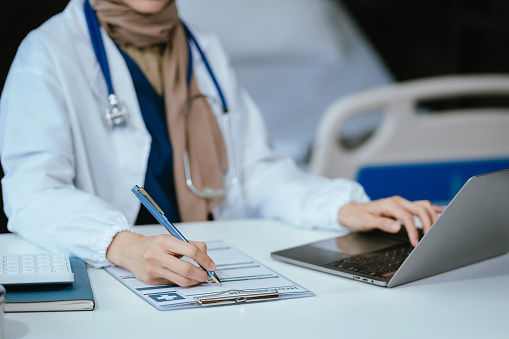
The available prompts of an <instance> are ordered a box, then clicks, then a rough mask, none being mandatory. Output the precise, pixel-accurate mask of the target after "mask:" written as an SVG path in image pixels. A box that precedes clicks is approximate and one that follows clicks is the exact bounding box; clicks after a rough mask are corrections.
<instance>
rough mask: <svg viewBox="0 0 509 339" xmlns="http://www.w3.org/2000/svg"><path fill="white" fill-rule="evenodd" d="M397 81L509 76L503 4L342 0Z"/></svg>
mask: <svg viewBox="0 0 509 339" xmlns="http://www.w3.org/2000/svg"><path fill="white" fill-rule="evenodd" d="M341 2H342V3H343V4H344V5H345V6H346V7H347V9H348V10H349V11H350V13H351V14H352V16H353V17H354V18H355V20H356V21H357V23H358V24H359V25H360V27H361V29H362V30H363V32H364V33H365V35H366V36H367V37H368V39H369V40H370V41H371V43H372V44H373V45H374V47H375V48H376V49H377V50H378V51H379V53H380V55H381V57H382V58H383V60H384V61H385V63H386V65H387V66H388V67H389V69H390V70H391V71H392V73H393V74H394V76H395V78H396V80H409V79H414V78H420V77H427V76H435V75H443V74H465V73H493V72H496V73H500V72H503V73H509V1H507V0H341Z"/></svg>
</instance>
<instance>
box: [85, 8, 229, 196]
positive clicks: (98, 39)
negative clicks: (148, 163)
mask: <svg viewBox="0 0 509 339" xmlns="http://www.w3.org/2000/svg"><path fill="white" fill-rule="evenodd" d="M84 11H85V19H86V21H87V26H88V30H89V33H90V38H91V40H92V46H93V47H94V52H95V56H96V58H97V61H98V62H99V65H100V67H101V71H102V73H103V75H104V80H105V81H106V86H107V88H108V108H107V109H106V111H105V118H106V121H107V122H108V125H109V126H110V127H111V128H112V129H115V128H116V127H123V126H126V125H127V122H128V120H129V112H128V110H127V108H126V106H125V105H124V104H123V103H122V102H121V101H120V100H119V99H118V97H117V96H116V95H115V92H114V91H113V84H112V82H111V74H110V69H109V66H108V58H107V57H106V50H105V48H104V42H103V39H102V36H101V30H100V26H99V21H98V20H97V16H96V14H95V11H94V9H93V8H92V6H91V5H90V2H89V1H88V0H86V1H85V4H84ZM182 26H183V27H184V30H185V33H186V36H187V49H188V55H189V64H188V67H187V84H188V85H189V82H190V81H191V76H192V74H193V57H192V49H191V42H192V43H193V44H194V46H195V47H196V50H197V51H198V53H199V54H200V57H201V59H202V60H203V64H204V65H205V68H206V69H207V72H208V73H209V75H210V78H211V79H212V82H213V83H214V86H215V87H216V90H217V93H218V95H219V99H220V101H221V107H222V113H223V114H222V115H221V116H222V122H223V131H224V138H225V144H226V152H227V157H228V176H229V181H230V184H232V185H233V184H236V183H237V171H236V166H235V161H234V157H233V139H232V133H231V124H230V116H229V114H228V106H227V105H226V100H225V97H224V95H223V91H222V90H221V87H220V86H219V83H218V81H217V79H216V77H215V75H214V72H213V71H212V68H211V67H210V64H209V62H208V59H207V57H206V56H205V53H203V50H202V49H201V47H200V45H199V44H198V41H197V40H196V38H195V37H194V35H193V34H192V33H191V31H190V30H189V28H188V27H187V26H186V25H185V24H184V23H183V22H182ZM199 98H204V99H208V100H212V98H210V97H208V96H205V95H203V94H198V95H194V96H190V97H189V98H188V100H187V102H186V104H185V106H184V112H183V114H184V116H185V117H186V118H187V111H188V107H189V105H190V104H191V102H192V101H193V100H195V99H199ZM186 143H187V141H186ZM184 173H185V177H186V185H187V187H189V189H190V190H191V192H193V193H194V194H196V195H197V196H199V197H201V198H206V199H208V198H214V197H218V196H224V195H225V194H226V190H227V188H228V187H227V186H226V185H225V188H224V189H214V188H209V187H204V188H203V189H202V190H200V189H198V188H197V187H196V186H195V185H194V184H193V180H192V178H191V169H190V164H189V154H188V151H187V145H186V146H185V149H184Z"/></svg>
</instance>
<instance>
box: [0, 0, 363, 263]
mask: <svg viewBox="0 0 509 339" xmlns="http://www.w3.org/2000/svg"><path fill="white" fill-rule="evenodd" d="M193 30H194V29H193ZM195 34H196V35H197V39H198V41H199V43H200V45H201V47H202V49H203V50H204V52H205V53H206V55H207V56H208V60H209V62H210V63H211V65H212V68H213V70H214V72H215V74H216V77H217V78H218V81H219V83H220V85H221V87H222V89H223V92H224V93H225V96H226V100H227V103H228V106H229V108H230V114H231V123H232V133H233V145H234V148H235V161H236V164H237V168H238V171H239V179H240V183H239V184H238V185H236V186H234V187H233V188H231V189H230V190H229V192H228V194H227V196H226V198H225V200H224V201H223V203H222V204H221V205H220V206H219V207H217V208H216V210H215V211H214V217H215V218H216V219H233V218H248V217H268V218H278V219H281V220H284V221H286V222H289V223H292V224H294V225H296V226H301V227H322V228H329V229H330V228H332V229H338V230H340V229H342V227H341V226H340V225H339V224H338V221H337V212H338V211H339V208H340V207H341V206H342V205H343V204H345V203H346V202H349V201H357V202H363V201H367V200H368V197H367V196H366V195H365V193H364V190H363V189H362V187H360V186H359V185H358V184H356V183H355V182H352V181H349V180H344V179H338V180H330V179H326V178H319V177H315V176H312V175H310V174H308V173H304V172H302V171H300V170H299V169H298V168H297V167H296V166H295V164H294V163H293V161H292V160H291V159H289V158H287V157H285V156H282V155H279V154H276V153H275V152H274V151H273V150H272V149H271V146H270V139H269V136H268V135H267V131H266V128H265V125H264V121H263V119H262V116H261V114H260V112H259V111H258V109H257V107H256V106H255V104H254V103H253V102H252V100H251V99H250V97H249V96H248V95H247V94H246V93H245V92H244V91H243V90H242V89H241V88H240V87H239V86H238V84H237V83H236V79H235V76H234V73H233V71H232V69H231V67H230V65H229V61H228V59H227V57H226V55H225V54H224V51H223V49H222V47H221V45H220V43H219V42H218V40H217V39H216V38H215V37H214V36H210V35H206V34H202V33H199V32H195ZM102 35H103V39H104V44H105V48H106V54H107V56H108V60H109V66H110V71H111V77H112V82H113V88H114V90H115V92H116V94H117V96H118V97H119V99H120V100H122V101H124V102H125V104H126V106H127V107H128V110H129V112H130V121H129V124H128V126H127V127H125V128H116V129H114V130H112V129H111V128H110V127H109V126H108V125H107V123H106V120H105V119H104V115H103V112H104V110H105V108H106V107H107V89H106V83H105V81H104V78H103V75H102V73H101V70H100V67H99V64H98V63H97V60H96V57H95V54H94V51H93V48H92V45H91V41H90V37H89V34H88V30H87V26H86V21H85V17H84V13H83V0H71V1H70V3H69V5H68V6H67V8H66V9H65V11H64V12H63V13H61V14H59V15H56V16H55V17H53V18H51V19H50V20H48V21H47V22H46V23H45V24H43V25H42V26H41V27H39V28H38V29H36V30H35V31H33V32H31V33H30V34H29V35H28V36H27V37H26V38H25V40H24V41H23V42H22V44H21V46H20V48H19V50H18V53H17V55H16V57H15V60H14V62H13V65H12V67H11V70H10V72H9V75H8V78H7V81H6V84H5V87H4V91H3V93H2V96H1V102H0V155H1V162H2V165H3V167H4V172H5V177H4V179H3V180H2V188H3V194H4V201H5V212H6V214H7V216H8V218H9V224H8V227H9V230H11V231H13V232H17V233H19V234H20V235H22V236H23V237H25V238H27V239H29V240H31V241H33V242H35V243H38V244H40V245H41V246H44V247H46V248H48V249H50V250H53V251H63V252H67V253H69V254H70V255H73V256H79V257H82V258H83V259H85V260H86V261H87V262H88V263H89V264H91V265H93V266H96V267H101V266H106V265H109V264H110V263H109V262H108V260H107V259H106V250H107V248H108V246H109V244H110V243H111V240H112V238H113V237H114V236H115V234H117V233H118V232H120V231H124V230H131V229H132V225H133V223H134V222H135V220H136V216H137V215H138V211H139V209H140V202H139V201H138V199H136V198H135V197H134V196H133V194H132V193H131V192H130V189H131V188H132V187H133V186H134V185H140V186H141V185H143V183H144V178H145V172H146V166H147V161H148V156H149V151H150V144H151V137H150V134H149V133H148V131H147V129H146V127H145V124H144V122H143V118H142V115H141V113H140V108H139V104H138V102H137V97H136V93H135V90H134V87H133V83H132V80H131V77H130V74H129V71H128V69H127V67H126V64H125V62H124V59H123V58H122V56H121V55H120V53H119V51H118V50H117V48H116V46H115V45H114V43H113V42H112V40H111V39H110V38H109V37H108V36H107V35H106V34H105V32H104V31H103V32H102ZM193 56H194V65H195V69H194V72H195V76H196V79H197V81H198V85H199V87H200V89H201V91H202V92H203V93H204V94H208V95H212V96H214V97H216V96H217V93H216V90H215V87H214V86H213V84H212V81H211V79H210V76H209V74H208V73H207V71H206V70H205V67H204V64H203V62H202V60H201V59H200V57H199V55H198V53H196V52H195V53H193ZM268 85H270V84H268ZM216 117H218V118H219V112H216ZM289 123H291V122H289ZM220 126H221V124H220Z"/></svg>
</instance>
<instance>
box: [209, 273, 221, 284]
mask: <svg viewBox="0 0 509 339" xmlns="http://www.w3.org/2000/svg"><path fill="white" fill-rule="evenodd" d="M210 278H212V280H214V282H215V283H216V284H219V285H222V283H221V280H219V277H218V276H217V274H215V273H214V274H213V275H212V276H211V277H210Z"/></svg>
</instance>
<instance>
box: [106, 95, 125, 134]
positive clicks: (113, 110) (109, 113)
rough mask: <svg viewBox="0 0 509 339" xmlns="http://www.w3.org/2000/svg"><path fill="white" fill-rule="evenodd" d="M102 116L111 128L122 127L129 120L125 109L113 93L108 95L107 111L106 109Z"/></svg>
mask: <svg viewBox="0 0 509 339" xmlns="http://www.w3.org/2000/svg"><path fill="white" fill-rule="evenodd" d="M104 115H105V117H106V121H107V122H108V125H109V126H110V127H111V128H115V127H124V126H126V125H127V122H128V120H129V112H128V111H127V108H126V107H125V105H124V104H123V103H121V102H120V101H119V100H118V98H117V96H116V95H115V94H114V93H112V94H110V95H108V109H106V111H105V114H104Z"/></svg>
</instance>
